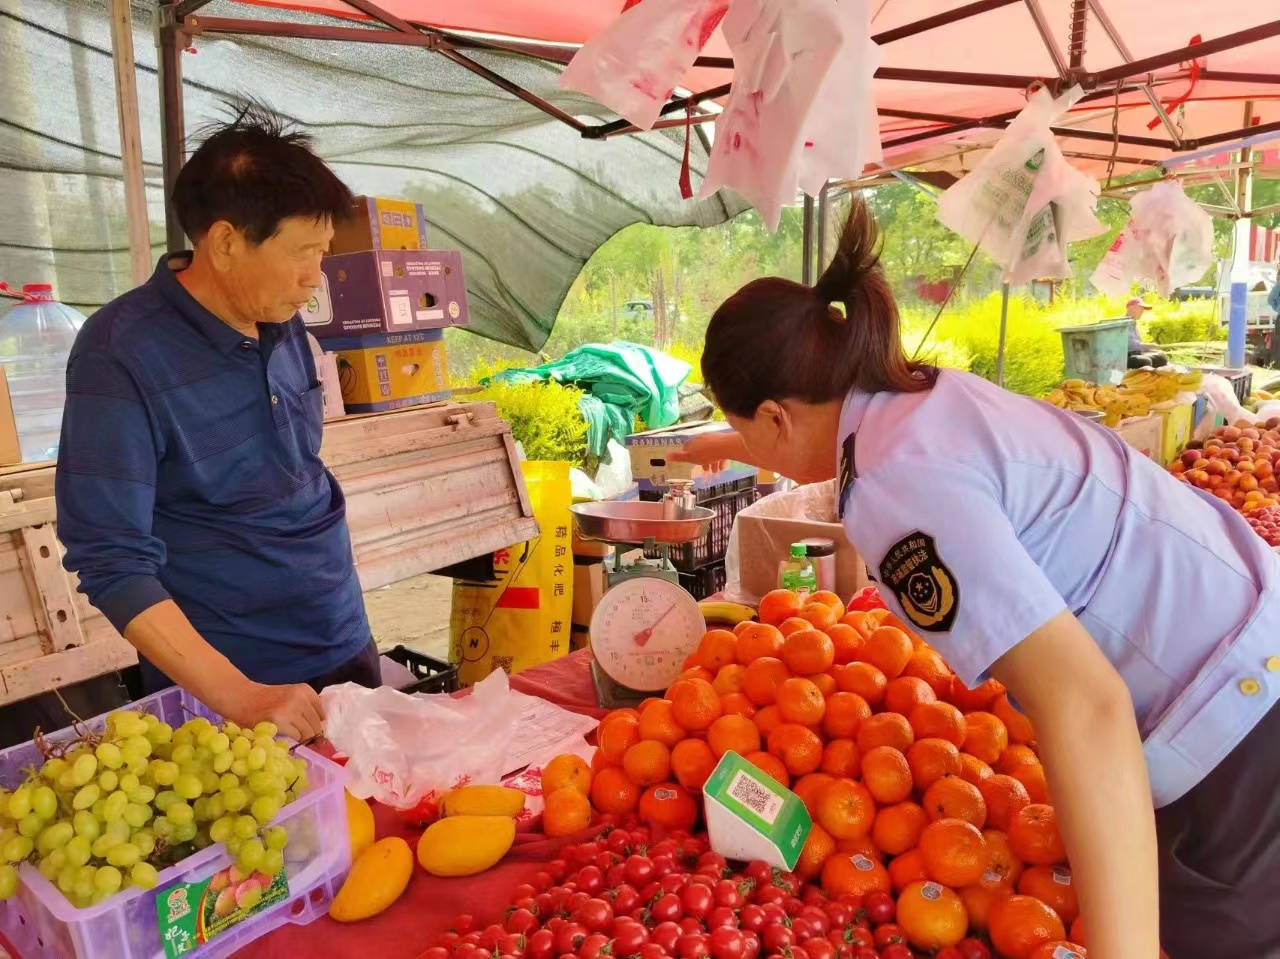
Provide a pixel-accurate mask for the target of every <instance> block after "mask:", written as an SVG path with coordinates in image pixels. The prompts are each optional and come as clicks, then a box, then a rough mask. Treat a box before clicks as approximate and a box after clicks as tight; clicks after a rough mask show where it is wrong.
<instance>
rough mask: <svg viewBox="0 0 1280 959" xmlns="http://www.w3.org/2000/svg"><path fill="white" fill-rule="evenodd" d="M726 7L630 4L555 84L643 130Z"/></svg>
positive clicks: (724, 1)
mask: <svg viewBox="0 0 1280 959" xmlns="http://www.w3.org/2000/svg"><path fill="white" fill-rule="evenodd" d="M728 8H729V0H641V2H638V3H630V4H628V5H627V6H626V8H625V9H624V10H623V13H622V16H620V17H618V19H616V20H614V21H613V22H612V23H610V24H609V26H607V27H605V28H604V30H602V31H600V33H598V34H597V35H596V36H594V37H592V38H591V39H590V40H588V41H587V43H586V44H585V45H584V46H583V47H582V49H580V50H579V51H578V52H577V53H576V54H575V55H574V58H573V59H572V60H570V61H569V65H568V66H567V67H565V69H564V73H562V74H561V75H560V86H561V88H562V89H565V90H577V91H578V92H579V93H585V94H587V95H588V96H590V97H592V98H593V99H595V100H598V101H599V102H600V103H603V104H604V105H605V106H607V107H608V108H609V109H610V110H613V111H614V112H615V113H617V114H618V116H620V117H624V118H626V119H627V120H628V121H630V122H631V123H633V124H635V125H636V126H637V127H639V128H640V129H641V130H648V129H649V128H650V127H652V126H653V124H654V122H655V121H656V120H657V119H658V116H659V114H660V113H661V110H662V107H663V105H664V104H665V103H666V102H667V99H668V98H669V97H670V96H671V92H672V91H673V90H674V89H675V88H676V87H677V86H678V85H679V83H680V81H681V79H683V77H684V75H685V74H686V73H687V72H688V71H689V69H690V68H691V67H692V66H693V61H694V60H696V59H697V58H698V53H699V52H700V51H701V50H702V48H703V47H705V46H706V45H707V41H708V40H709V39H711V34H712V33H714V32H715V29H716V27H717V26H719V25H720V21H721V20H722V19H723V18H724V15H725V11H726V10H728Z"/></svg>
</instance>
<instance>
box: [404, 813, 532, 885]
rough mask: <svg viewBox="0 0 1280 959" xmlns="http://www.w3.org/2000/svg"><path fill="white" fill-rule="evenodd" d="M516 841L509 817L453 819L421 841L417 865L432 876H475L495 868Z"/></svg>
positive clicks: (431, 829) (434, 827) (443, 821)
mask: <svg viewBox="0 0 1280 959" xmlns="http://www.w3.org/2000/svg"><path fill="white" fill-rule="evenodd" d="M515 841H516V824H515V821H514V820H513V819H511V818H509V817H507V816H450V817H448V818H447V819H441V820H440V821H439V822H437V823H433V824H432V825H431V826H429V827H428V828H427V831H426V832H424V833H423V834H422V838H421V839H420V840H418V862H419V863H420V864H421V865H422V868H423V869H425V870H426V871H427V872H429V873H431V875H433V876H448V877H454V876H474V875H476V874H477V873H481V872H484V871H485V870H486V869H491V868H492V867H493V866H496V865H497V864H498V862H499V861H501V859H502V857H503V856H505V855H506V854H507V850H509V849H510V848H511V845H512V843H514V842H515Z"/></svg>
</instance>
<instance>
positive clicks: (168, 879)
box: [0, 687, 351, 959]
mask: <svg viewBox="0 0 1280 959" xmlns="http://www.w3.org/2000/svg"><path fill="white" fill-rule="evenodd" d="M127 708H130V709H137V710H142V711H146V712H149V713H153V714H154V715H155V716H157V717H158V718H159V719H161V720H163V721H164V722H166V723H168V724H169V725H171V726H173V727H174V728H175V729H176V728H177V727H178V726H181V725H182V724H183V723H184V722H186V721H187V720H188V719H191V718H193V717H195V716H203V717H205V718H206V719H209V720H211V721H215V722H217V721H219V717H218V716H216V715H215V714H214V713H212V712H210V711H209V709H207V708H206V707H205V706H204V705H203V704H201V703H200V702H199V701H198V700H196V699H195V697H193V696H191V695H190V694H189V693H187V692H186V691H185V690H182V689H178V688H176V687H174V688H171V689H166V690H163V691H161V692H158V693H155V694H154V695H151V696H148V697H146V698H145V699H140V700H138V701H137V702H135V703H132V704H131V705H130V706H129V707H127ZM87 725H88V726H89V728H90V729H93V730H95V731H99V730H102V729H104V728H105V727H106V715H105V714H104V715H102V716H98V717H96V718H95V719H92V720H90V721H89V722H88V723H87ZM75 735H76V733H75V732H74V731H73V730H72V729H70V728H67V729H63V730H60V731H59V732H57V733H55V734H53V735H50V736H48V737H47V738H48V740H49V741H50V742H52V743H58V742H63V741H65V740H67V739H71V738H72V737H74V736H75ZM294 755H296V756H300V757H302V758H303V759H305V760H306V762H307V782H308V786H307V791H306V792H305V793H304V794H303V795H301V796H299V797H298V798H297V799H296V800H295V801H294V802H292V803H290V804H289V805H287V806H285V807H284V808H283V809H282V810H280V813H279V815H277V816H276V818H275V819H274V820H273V821H272V822H273V824H274V825H280V826H284V827H285V828H286V829H288V831H289V845H288V847H287V848H286V849H285V875H286V876H287V877H288V880H289V895H288V897H286V898H285V899H284V900H283V901H281V902H278V903H276V904H275V905H274V906H272V907H270V908H268V909H264V910H263V911H262V912H259V913H257V914H255V915H253V916H251V917H249V918H248V919H245V920H244V921H243V922H240V923H238V924H236V925H234V926H231V927H230V928H228V929H226V930H225V931H224V932H223V933H222V934H221V935H218V936H216V937H214V938H213V939H211V940H209V942H208V943H206V944H205V945H203V946H201V947H199V948H198V949H195V950H194V951H191V952H188V953H186V955H187V956H191V957H193V959H221V957H224V956H229V955H230V954H231V953H233V952H235V951H236V950H237V949H240V948H242V947H243V946H245V945H247V944H248V943H250V942H252V941H253V940H255V939H257V938H259V937H260V936H263V935H266V933H268V932H270V931H271V930H272V929H275V928H277V927H278V926H282V925H284V924H285V923H294V924H296V925H306V924H307V923H309V922H311V921H312V920H314V919H317V918H319V917H320V916H323V915H324V914H325V913H327V912H328V911H329V904H330V903H331V902H332V901H333V897H334V896H335V895H337V892H338V888H339V886H340V885H341V883H342V880H343V878H344V877H345V876H346V874H347V872H348V870H349V869H350V868H351V844H350V837H349V835H348V833H347V815H346V801H345V799H344V798H343V795H342V791H343V785H344V783H345V782H346V771H345V770H344V769H343V768H342V767H341V766H339V765H338V764H337V763H334V762H331V761H330V760H328V759H326V758H324V757H323V756H321V755H320V754H318V753H316V752H314V751H313V750H310V749H307V748H306V747H299V748H297V749H296V750H295V753H294ZM42 761H43V759H42V757H41V755H40V752H39V750H38V749H37V748H36V746H35V745H34V744H33V743H26V744H23V745H20V746H13V747H11V748H9V749H6V750H4V751H3V752H0V786H4V787H6V788H13V787H14V786H16V785H18V784H19V783H20V782H21V781H22V780H23V778H24V776H25V772H24V771H25V770H27V769H29V768H31V767H33V766H34V767H36V768H39V766H40V764H41V762H42ZM232 861H233V860H232V857H231V856H230V855H229V854H228V853H227V851H226V849H225V848H223V847H222V846H221V845H214V846H210V847H209V848H207V849H204V850H201V851H200V852H198V853H196V854H195V855H192V856H188V857H187V858H186V859H184V860H182V861H181V862H178V863H175V864H174V865H172V866H170V867H169V868H167V869H165V870H163V871H162V872H161V873H160V878H159V883H158V884H157V885H156V887H155V888H154V889H139V888H137V887H131V888H129V889H126V890H123V891H121V892H120V893H118V894H116V895H114V896H112V897H111V898H109V899H107V900H105V901H104V902H101V903H98V904H97V905H96V906H90V907H89V908H87V909H77V908H76V907H75V906H73V905H72V904H71V902H70V901H69V900H68V899H67V898H66V897H65V896H64V895H63V894H62V893H61V892H59V891H58V889H57V887H55V886H54V885H53V884H52V883H50V882H49V881H48V880H46V879H45V878H44V877H43V876H41V875H40V873H39V871H37V870H36V868H35V867H34V866H33V865H31V864H30V863H23V864H22V866H21V868H20V870H19V875H20V877H21V880H22V884H21V888H20V889H19V891H18V894H17V895H16V896H14V897H13V898H12V899H10V900H8V901H0V946H4V947H5V948H8V949H9V951H10V952H11V953H13V954H14V959H163V957H164V955H165V951H164V945H163V944H162V943H161V941H160V928H159V922H158V920H157V917H156V900H157V898H162V897H164V896H166V895H167V893H168V892H169V891H170V890H171V889H172V888H173V887H175V886H177V885H179V884H182V883H191V882H199V881H201V880H203V879H207V878H209V877H210V876H212V875H213V874H214V873H216V872H218V871H219V870H221V869H224V868H226V867H227V866H229V865H231V863H232Z"/></svg>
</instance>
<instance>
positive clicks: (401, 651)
mask: <svg viewBox="0 0 1280 959" xmlns="http://www.w3.org/2000/svg"><path fill="white" fill-rule="evenodd" d="M382 655H383V656H385V657H387V659H389V660H391V661H392V662H394V663H399V664H400V665H401V666H404V667H405V668H406V669H408V670H409V672H411V673H413V675H414V676H416V677H417V680H418V681H417V682H415V683H410V684H409V685H408V686H402V687H401V688H400V692H402V693H453V692H457V691H458V667H457V666H456V665H454V664H453V663H446V662H445V661H444V660H441V659H436V658H435V657H434V656H428V655H427V654H426V653H420V652H418V651H417V650H416V649H410V648H409V647H408V646H395V647H393V648H392V649H389V650H387V651H386V652H385V653H383V654H382Z"/></svg>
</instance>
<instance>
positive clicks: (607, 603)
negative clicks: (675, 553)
mask: <svg viewBox="0 0 1280 959" xmlns="http://www.w3.org/2000/svg"><path fill="white" fill-rule="evenodd" d="M706 631H707V624H706V622H705V621H704V620H703V618H702V611H701V610H699V609H698V601H697V600H695V599H694V598H693V597H692V596H690V595H689V594H688V593H686V592H685V591H684V590H683V589H681V588H680V586H679V585H677V584H676V583H672V582H668V581H667V580H665V579H659V578H657V577H656V576H636V577H633V578H631V579H628V580H624V581H623V582H621V583H619V584H618V585H617V586H614V587H613V588H612V589H610V590H609V591H608V592H607V593H605V594H604V596H603V597H601V599H600V603H599V605H597V606H596V611H595V612H594V613H593V614H592V616H591V653H592V655H593V656H594V657H595V659H596V662H597V663H599V664H600V668H601V669H603V670H604V671H605V673H606V674H607V675H608V676H609V678H610V679H612V680H613V681H614V682H616V683H619V684H621V685H623V686H625V687H627V688H628V689H633V690H635V691H637V692H659V691H661V690H664V689H666V688H667V687H668V686H670V685H671V684H672V682H674V681H675V679H676V677H677V676H678V675H679V674H680V670H681V668H682V667H683V666H684V661H685V660H686V659H687V658H688V657H689V654H690V653H692V652H693V651H694V650H695V649H696V648H697V645H698V643H699V642H700V641H701V640H702V636H703V634H704V633H705V632H706Z"/></svg>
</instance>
